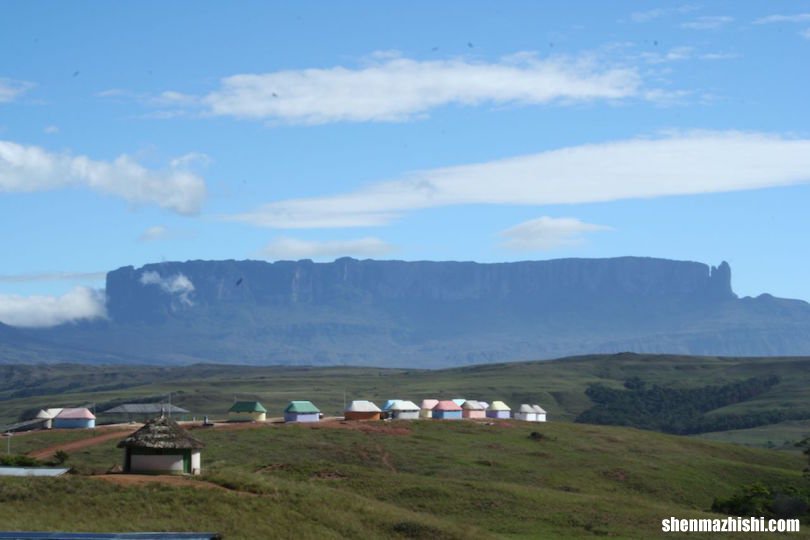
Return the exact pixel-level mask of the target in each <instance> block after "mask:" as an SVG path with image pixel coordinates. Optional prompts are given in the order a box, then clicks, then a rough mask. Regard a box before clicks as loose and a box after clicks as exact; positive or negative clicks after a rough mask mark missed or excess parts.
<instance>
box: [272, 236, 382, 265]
mask: <svg viewBox="0 0 810 540" xmlns="http://www.w3.org/2000/svg"><path fill="white" fill-rule="evenodd" d="M393 249H394V247H393V246H392V245H391V244H389V243H387V242H385V241H383V240H380V239H379V238H374V237H365V238H357V239H353V240H327V241H310V240H300V239H297V238H286V237H281V238H276V239H274V240H272V241H271V242H270V243H269V244H267V245H266V246H265V247H264V248H263V249H262V250H261V252H260V255H261V256H262V257H265V258H267V259H273V260H280V259H293V260H295V259H318V258H322V257H345V256H349V255H354V256H364V257H373V256H377V255H384V254H386V253H390V252H391V251H393Z"/></svg>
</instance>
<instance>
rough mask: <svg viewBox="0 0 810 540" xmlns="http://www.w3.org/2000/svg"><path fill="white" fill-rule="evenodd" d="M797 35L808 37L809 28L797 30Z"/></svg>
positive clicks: (809, 35)
mask: <svg viewBox="0 0 810 540" xmlns="http://www.w3.org/2000/svg"><path fill="white" fill-rule="evenodd" d="M799 35H800V36H802V37H803V38H804V39H810V28H805V29H804V30H802V31H801V32H799Z"/></svg>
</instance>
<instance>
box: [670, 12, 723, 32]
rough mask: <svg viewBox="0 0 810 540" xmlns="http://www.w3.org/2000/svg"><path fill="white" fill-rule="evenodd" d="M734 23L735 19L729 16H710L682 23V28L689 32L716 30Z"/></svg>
mask: <svg viewBox="0 0 810 540" xmlns="http://www.w3.org/2000/svg"><path fill="white" fill-rule="evenodd" d="M732 21H734V17H729V16H727V15H710V16H705V17H698V18H697V19H694V20H692V21H689V22H685V23H682V24H681V28H687V29H689V30H716V29H717V28H721V27H723V26H725V25H727V24H729V23H730V22H732Z"/></svg>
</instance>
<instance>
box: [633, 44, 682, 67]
mask: <svg viewBox="0 0 810 540" xmlns="http://www.w3.org/2000/svg"><path fill="white" fill-rule="evenodd" d="M694 52H695V49H694V48H693V47H672V48H671V49H668V50H667V51H665V52H660V53H658V52H643V53H641V55H640V57H641V59H642V60H644V61H645V62H647V63H648V64H664V63H667V62H680V61H682V60H689V59H691V58H692V56H693V55H694Z"/></svg>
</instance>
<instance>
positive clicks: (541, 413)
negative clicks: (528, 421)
mask: <svg viewBox="0 0 810 540" xmlns="http://www.w3.org/2000/svg"><path fill="white" fill-rule="evenodd" d="M532 409H534V412H535V414H536V417H535V419H534V421H535V422H545V421H546V410H545V409H543V407H541V406H540V405H532Z"/></svg>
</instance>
